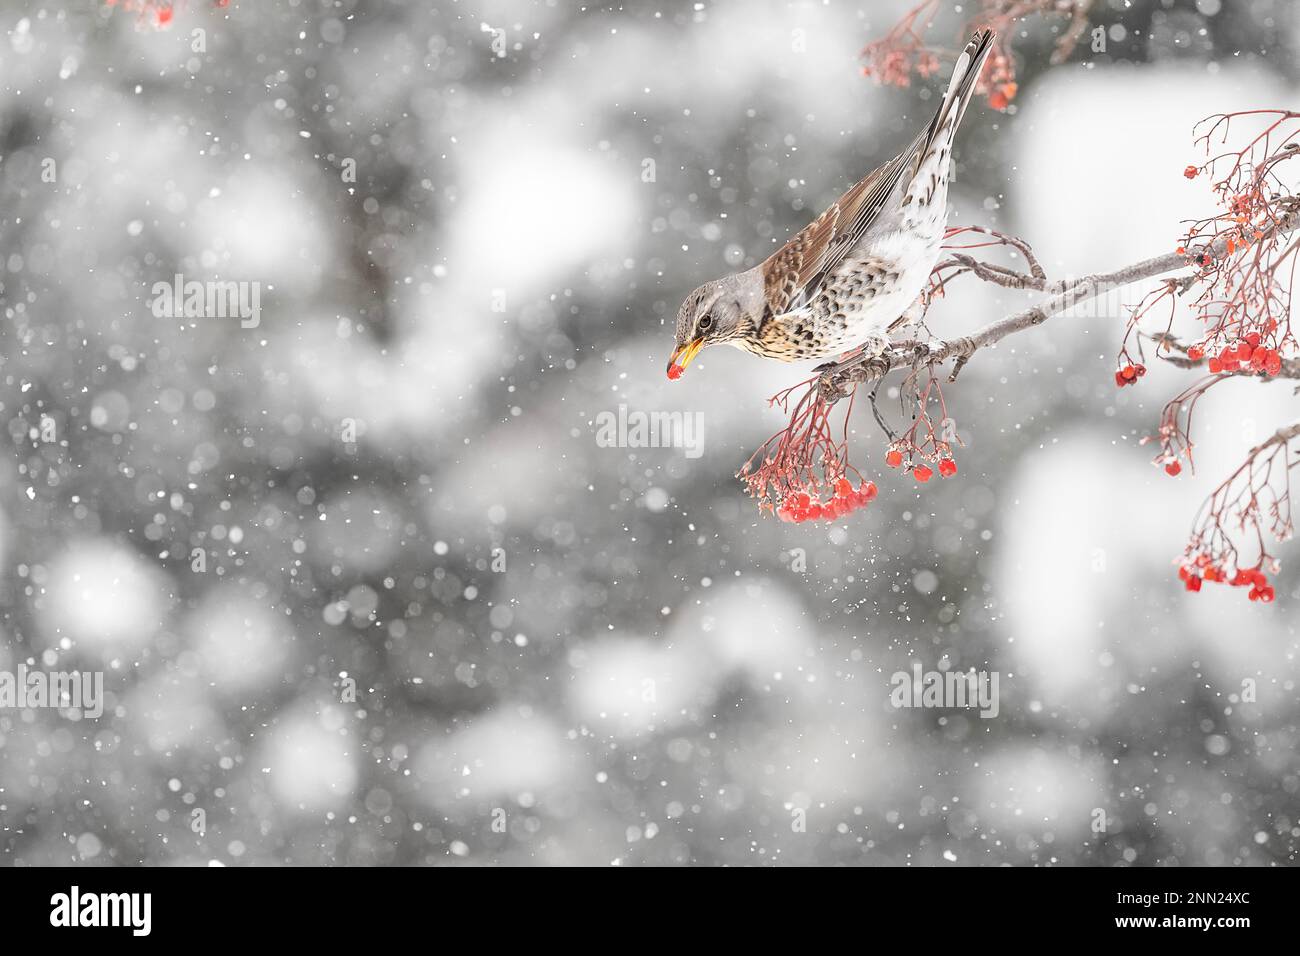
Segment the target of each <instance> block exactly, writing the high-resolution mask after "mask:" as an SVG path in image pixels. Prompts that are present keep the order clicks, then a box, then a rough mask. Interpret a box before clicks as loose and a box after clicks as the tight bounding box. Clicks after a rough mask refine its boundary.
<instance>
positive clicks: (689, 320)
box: [668, 273, 753, 378]
mask: <svg viewBox="0 0 1300 956" xmlns="http://www.w3.org/2000/svg"><path fill="white" fill-rule="evenodd" d="M748 277H749V274H748V273H740V274H739V275H730V276H725V277H724V278H721V279H716V280H714V281H712V282H706V283H704V285H702V286H700V287H699V288H698V289H696V290H695V291H694V292H692V293H691V294H690V295H688V296H687V297H686V301H685V302H683V303H682V307H681V308H680V309H678V310H677V328H676V333H675V343H674V347H673V354H672V358H670V359H669V360H668V377H669V378H680V377H681V374H682V372H684V371H686V366H687V365H690V364H691V360H692V359H694V358H695V356H696V355H698V354H699V353H700V350H701V349H703V348H707V347H708V346H710V345H717V344H718V343H719V342H731V341H734V340H736V339H738V338H741V337H742V336H744V335H745V334H746V332H747V331H748V329H749V328H750V327H751V325H752V323H751V321H750V317H749V310H748V308H747V303H748V302H749V300H750V299H751V298H752V297H753V296H752V295H751V294H750V291H751V290H749V283H747V282H746V279H747V278H748Z"/></svg>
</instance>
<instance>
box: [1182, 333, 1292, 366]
mask: <svg viewBox="0 0 1300 956" xmlns="http://www.w3.org/2000/svg"><path fill="white" fill-rule="evenodd" d="M1260 343H1261V336H1260V334H1259V333H1258V332H1251V333H1250V334H1249V335H1247V336H1246V337H1245V338H1244V339H1241V340H1240V341H1239V342H1237V343H1235V344H1233V345H1225V346H1224V347H1223V349H1222V351H1220V352H1219V354H1218V355H1211V356H1210V360H1209V361H1208V362H1207V363H1206V366H1207V367H1208V368H1209V370H1210V373H1211V374H1213V375H1218V374H1219V373H1220V372H1240V371H1247V370H1248V371H1252V372H1263V373H1264V374H1265V375H1270V376H1271V375H1277V374H1278V373H1279V372H1281V371H1282V353H1281V352H1279V351H1278V350H1277V349H1273V348H1269V347H1268V346H1267V345H1262V344H1260ZM1187 357H1188V358H1189V359H1191V360H1192V361H1194V362H1195V361H1199V360H1201V359H1203V358H1204V357H1205V347H1204V346H1203V345H1193V346H1192V347H1191V348H1189V349H1188V350H1187Z"/></svg>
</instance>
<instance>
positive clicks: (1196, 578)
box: [1178, 562, 1277, 604]
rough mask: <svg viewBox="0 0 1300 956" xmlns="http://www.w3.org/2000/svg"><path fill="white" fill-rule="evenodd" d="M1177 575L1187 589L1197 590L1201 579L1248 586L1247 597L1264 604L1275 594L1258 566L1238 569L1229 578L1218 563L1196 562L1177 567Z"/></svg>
mask: <svg viewBox="0 0 1300 956" xmlns="http://www.w3.org/2000/svg"><path fill="white" fill-rule="evenodd" d="M1178 576H1179V577H1180V578H1181V579H1182V581H1183V584H1184V585H1186V587H1187V590H1189V591H1199V590H1200V589H1201V583H1202V582H1203V581H1210V582H1213V583H1215V584H1229V585H1231V586H1232V587H1235V588H1244V587H1249V588H1250V593H1249V594H1248V595H1247V597H1249V598H1250V599H1251V600H1252V601H1262V602H1263V603H1265V604H1268V603H1269V602H1270V601H1272V600H1273V598H1274V597H1276V596H1277V595H1276V593H1275V592H1274V590H1273V585H1271V584H1269V583H1268V576H1267V575H1265V574H1264V572H1263V571H1262V570H1261V569H1259V568H1250V569H1248V570H1245V571H1238V572H1237V573H1236V574H1234V575H1233V576H1232V577H1231V578H1229V577H1228V572H1227V571H1225V570H1224V569H1223V568H1222V567H1221V566H1220V565H1217V564H1205V565H1200V564H1199V562H1198V565H1197V566H1190V567H1189V566H1188V565H1186V564H1184V565H1183V566H1182V567H1180V568H1179V569H1178Z"/></svg>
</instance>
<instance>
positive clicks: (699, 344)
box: [668, 338, 704, 379]
mask: <svg viewBox="0 0 1300 956" xmlns="http://www.w3.org/2000/svg"><path fill="white" fill-rule="evenodd" d="M702 348H704V339H702V338H699V339H696V340H695V341H694V342H692V343H691V344H690V345H683V346H682V347H681V348H679V349H675V350H674V351H673V357H672V358H670V359H669V360H668V377H669V378H674V379H676V378H681V377H682V372H684V371H686V366H688V365H690V364H691V359H693V358H695V356H697V355H698V354H699V353H700V349H702Z"/></svg>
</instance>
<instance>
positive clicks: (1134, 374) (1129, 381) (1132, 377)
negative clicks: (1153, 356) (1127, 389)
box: [1115, 364, 1147, 388]
mask: <svg viewBox="0 0 1300 956" xmlns="http://www.w3.org/2000/svg"><path fill="white" fill-rule="evenodd" d="M1146 373H1147V367H1146V366H1145V365H1141V364H1136V365H1125V366H1124V367H1123V368H1121V369H1120V370H1119V371H1117V372H1116V373H1115V384H1116V385H1118V386H1119V387H1120V388H1123V387H1124V386H1125V385H1136V384H1137V380H1138V379H1140V378H1141V377H1142V376H1143V375H1145V374H1146Z"/></svg>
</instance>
